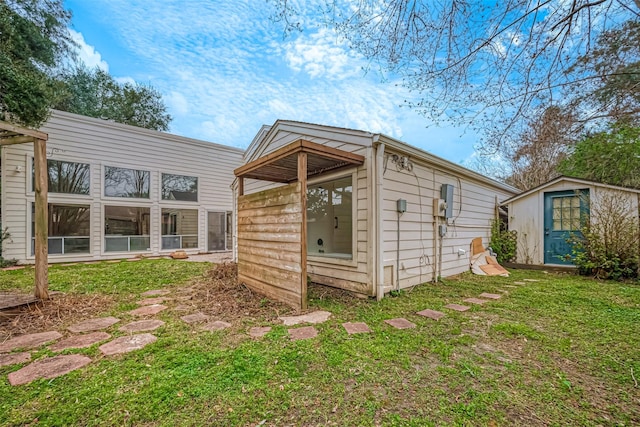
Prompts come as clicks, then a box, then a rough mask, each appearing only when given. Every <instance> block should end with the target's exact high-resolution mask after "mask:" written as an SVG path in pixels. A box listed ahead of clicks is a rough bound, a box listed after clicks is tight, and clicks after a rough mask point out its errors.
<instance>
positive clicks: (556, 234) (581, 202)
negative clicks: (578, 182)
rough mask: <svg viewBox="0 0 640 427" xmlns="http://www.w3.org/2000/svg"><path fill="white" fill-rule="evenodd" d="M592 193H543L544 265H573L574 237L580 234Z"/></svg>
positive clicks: (582, 191) (580, 191)
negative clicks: (572, 236) (571, 241)
mask: <svg viewBox="0 0 640 427" xmlns="http://www.w3.org/2000/svg"><path fill="white" fill-rule="evenodd" d="M588 195H589V190H588V189H585V190H576V191H574V190H570V191H555V192H550V193H544V263H545V264H563V265H571V264H572V261H571V250H572V246H571V243H570V242H569V241H568V240H569V238H570V237H571V235H572V234H579V233H580V228H581V225H582V221H583V220H584V218H585V215H586V214H587V211H588V206H587V197H586V196H588Z"/></svg>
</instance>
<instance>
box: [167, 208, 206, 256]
mask: <svg viewBox="0 0 640 427" xmlns="http://www.w3.org/2000/svg"><path fill="white" fill-rule="evenodd" d="M197 247H198V210H197V209H171V208H163V209H162V249H190V248H197Z"/></svg>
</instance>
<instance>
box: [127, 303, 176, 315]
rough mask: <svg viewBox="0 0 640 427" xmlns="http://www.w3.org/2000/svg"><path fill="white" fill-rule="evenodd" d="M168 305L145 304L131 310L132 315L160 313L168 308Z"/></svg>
mask: <svg viewBox="0 0 640 427" xmlns="http://www.w3.org/2000/svg"><path fill="white" fill-rule="evenodd" d="M167 308H168V307H167V306H166V305H162V304H151V305H145V306H144V307H140V308H136V309H135V310H131V311H130V312H129V314H130V315H132V316H152V315H154V314H158V313H160V312H161V311H162V310H166V309H167Z"/></svg>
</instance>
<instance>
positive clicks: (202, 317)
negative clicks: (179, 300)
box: [180, 313, 209, 324]
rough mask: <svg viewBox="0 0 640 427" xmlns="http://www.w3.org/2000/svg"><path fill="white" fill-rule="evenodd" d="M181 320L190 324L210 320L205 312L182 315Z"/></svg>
mask: <svg viewBox="0 0 640 427" xmlns="http://www.w3.org/2000/svg"><path fill="white" fill-rule="evenodd" d="M180 320H182V321H183V322H186V323H189V324H192V323H202V322H206V321H207V320H209V316H207V315H206V314H204V313H194V314H187V315H186V316H182V317H180Z"/></svg>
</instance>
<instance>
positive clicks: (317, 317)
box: [279, 311, 331, 326]
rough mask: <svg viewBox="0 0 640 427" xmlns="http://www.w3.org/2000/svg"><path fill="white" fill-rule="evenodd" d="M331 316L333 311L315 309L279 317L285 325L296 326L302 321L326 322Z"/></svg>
mask: <svg viewBox="0 0 640 427" xmlns="http://www.w3.org/2000/svg"><path fill="white" fill-rule="evenodd" d="M329 317H331V313H329V312H328V311H314V312H312V313H308V314H303V315H300V316H282V317H279V319H280V320H282V323H284V325H285V326H294V325H299V324H301V323H313V324H318V323H323V322H326V321H327V320H328V319H329Z"/></svg>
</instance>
